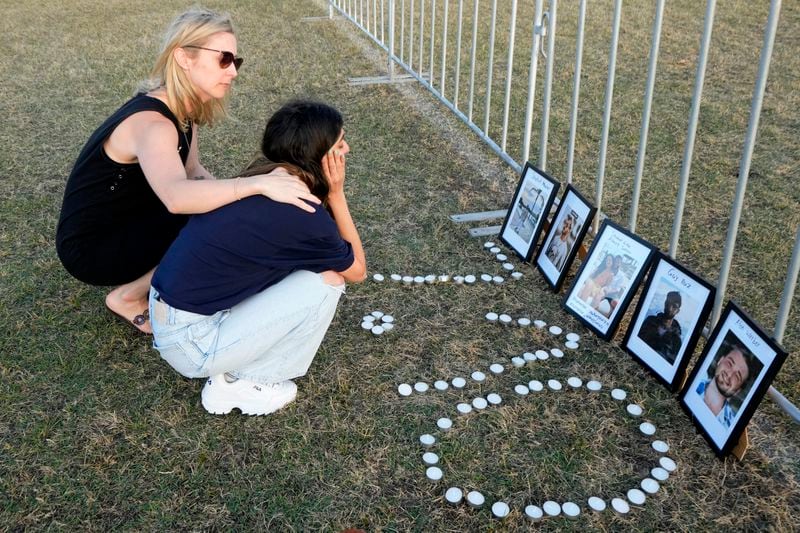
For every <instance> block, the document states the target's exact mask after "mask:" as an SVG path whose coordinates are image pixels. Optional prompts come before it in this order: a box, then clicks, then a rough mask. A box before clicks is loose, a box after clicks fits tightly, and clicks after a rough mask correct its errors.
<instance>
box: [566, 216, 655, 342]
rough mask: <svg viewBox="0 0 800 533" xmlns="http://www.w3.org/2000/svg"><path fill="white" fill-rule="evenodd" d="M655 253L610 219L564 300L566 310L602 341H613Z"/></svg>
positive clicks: (596, 239) (649, 246)
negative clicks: (612, 338) (611, 339)
mask: <svg viewBox="0 0 800 533" xmlns="http://www.w3.org/2000/svg"><path fill="white" fill-rule="evenodd" d="M653 251H654V248H653V245H652V244H650V243H648V242H647V241H645V240H644V239H642V238H641V237H638V236H636V235H634V234H633V233H630V232H629V231H627V230H625V229H622V227H620V226H618V225H617V224H615V223H613V222H611V220H609V219H606V220H605V221H604V222H603V225H602V226H600V231H599V233H598V234H597V237H595V239H594V242H593V243H592V247H591V248H590V249H589V253H588V254H587V255H586V260H585V261H584V262H583V264H582V265H581V268H580V270H578V274H577V276H576V278H575V281H574V282H573V283H572V286H571V287H570V289H569V291H568V292H567V295H566V296H565V297H564V302H563V305H564V308H565V309H566V310H567V311H568V312H570V313H572V314H573V315H575V317H576V318H577V319H578V320H580V321H581V322H582V323H583V324H584V325H585V326H586V327H588V328H589V329H591V330H593V331H594V332H595V333H597V335H598V336H600V338H602V339H604V340H609V339H610V338H611V337H613V336H614V333H615V332H616V329H617V327H618V326H619V322H620V320H622V316H623V315H624V314H625V309H626V308H627V307H628V304H630V301H631V298H633V295H634V294H635V293H636V288H637V287H638V286H639V283H640V282H641V281H642V277H643V276H644V273H645V272H646V270H647V267H648V266H649V265H650V260H651V258H652V256H653Z"/></svg>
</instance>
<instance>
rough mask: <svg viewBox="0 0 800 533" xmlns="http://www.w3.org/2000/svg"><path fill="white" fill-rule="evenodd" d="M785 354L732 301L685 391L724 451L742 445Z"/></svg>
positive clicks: (693, 412)
mask: <svg viewBox="0 0 800 533" xmlns="http://www.w3.org/2000/svg"><path fill="white" fill-rule="evenodd" d="M785 360H786V352H785V351H784V350H783V348H781V346H780V345H778V343H776V342H775V341H774V340H772V338H770V337H769V336H767V334H766V333H764V331H763V330H762V329H761V328H760V327H759V326H758V324H756V323H755V322H754V321H753V320H752V319H751V318H750V317H748V316H747V315H746V314H745V313H744V312H743V311H742V310H741V309H740V308H739V307H738V306H737V305H736V304H734V303H733V302H728V305H727V306H726V307H725V311H724V312H723V313H722V317H721V318H720V320H719V322H718V323H717V325H716V327H715V328H714V331H713V332H712V333H711V336H710V337H709V339H708V342H707V343H706V346H705V348H704V349H703V353H702V355H701V356H700V359H699V360H698V362H697V365H696V366H695V367H694V370H692V374H691V376H689V380H688V381H687V382H686V386H685V387H684V388H683V391H681V397H680V402H681V407H683V409H684V410H685V411H686V412H687V414H688V415H689V416H690V417H691V418H692V420H693V421H694V423H695V425H696V426H698V428H699V429H700V430H701V432H702V433H703V436H705V438H706V440H707V441H708V443H709V444H710V445H711V447H712V448H713V449H714V451H715V452H716V453H717V455H718V456H720V457H724V456H725V455H728V453H730V452H731V450H732V449H733V448H734V447H735V446H736V444H737V443H738V441H739V437H740V436H741V434H742V432H744V430H745V428H746V427H747V424H748V422H749V421H750V418H751V417H752V416H753V413H754V412H755V410H756V407H758V403H759V402H760V401H761V398H763V397H764V394H765V393H766V392H767V389H768V388H769V385H770V383H772V380H773V379H774V378H775V375H776V374H777V373H778V370H780V368H781V365H783V362H784V361H785Z"/></svg>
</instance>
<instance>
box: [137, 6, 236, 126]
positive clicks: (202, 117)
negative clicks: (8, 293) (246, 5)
mask: <svg viewBox="0 0 800 533" xmlns="http://www.w3.org/2000/svg"><path fill="white" fill-rule="evenodd" d="M220 32H225V33H231V34H233V35H236V32H235V31H234V29H233V23H232V22H231V18H230V15H228V14H227V13H217V12H214V11H211V10H208V9H204V8H202V7H193V8H190V9H189V10H187V11H184V12H183V13H181V14H180V15H178V16H177V17H176V18H175V20H173V21H172V23H171V24H170V25H169V27H168V28H167V31H166V32H165V33H164V40H163V42H162V45H161V51H160V53H159V54H158V58H157V59H156V63H155V65H154V66H153V70H152V71H151V72H150V79H148V80H145V81H144V82H142V83H141V84H139V87H138V89H137V91H138V92H148V91H153V90H156V89H161V88H163V89H164V90H165V91H166V93H167V106H168V107H169V109H170V111H172V113H173V114H174V115H175V117H176V118H177V119H178V122H179V123H180V124H181V129H184V130H186V128H188V123H189V121H190V120H191V121H193V122H195V123H196V124H198V125H201V126H202V125H209V126H211V125H213V124H214V122H215V121H216V120H219V119H221V118H223V117H225V115H226V107H227V100H228V99H227V96H226V97H225V98H222V99H216V98H212V99H210V100H208V101H207V102H203V101H202V100H201V99H200V97H199V96H198V95H197V92H196V91H195V88H194V87H193V86H192V83H191V81H189V77H188V76H187V75H186V72H185V71H184V70H183V69H182V68H180V66H179V65H178V64H177V61H175V54H174V52H175V49H176V48H186V47H187V46H203V45H204V44H205V43H206V41H208V39H209V37H211V36H212V35H214V34H215V33H220ZM185 51H186V53H187V54H188V55H190V56H192V57H193V56H194V55H195V54H197V50H196V49H193V48H186V50H185ZM189 109H191V111H189Z"/></svg>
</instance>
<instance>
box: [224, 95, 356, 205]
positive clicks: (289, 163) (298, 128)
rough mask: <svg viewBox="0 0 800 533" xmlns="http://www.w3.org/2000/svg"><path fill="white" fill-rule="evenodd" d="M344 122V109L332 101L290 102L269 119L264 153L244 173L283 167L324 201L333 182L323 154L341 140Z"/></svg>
mask: <svg viewBox="0 0 800 533" xmlns="http://www.w3.org/2000/svg"><path fill="white" fill-rule="evenodd" d="M342 125H343V120H342V115H341V113H339V112H338V111H337V110H336V109H334V108H332V107H331V106H329V105H326V104H323V103H321V102H313V101H308V100H296V101H293V102H289V103H287V104H285V105H283V106H282V107H281V108H280V109H279V110H278V111H276V112H275V114H274V115H272V117H270V119H269V121H267V126H266V128H265V129H264V137H263V139H262V141H261V156H259V157H257V158H256V159H255V160H254V161H253V162H251V163H250V165H248V167H247V169H246V170H245V171H244V172H242V173H241V174H240V176H242V177H246V176H254V175H256V174H267V173H269V172H271V171H273V170H275V168H277V167H283V168H285V169H286V170H287V171H288V172H290V173H292V174H294V175H296V176H298V177H299V178H300V179H301V180H303V182H304V183H305V184H306V185H308V188H309V189H310V190H311V193H312V194H314V195H315V196H317V197H318V198H319V199H321V200H322V201H323V202H324V201H325V199H326V198H327V196H328V191H329V185H328V180H327V178H326V177H325V174H324V173H323V171H322V158H323V157H324V156H325V154H326V153H327V152H328V150H330V149H331V148H332V147H333V145H334V144H336V141H338V140H339V135H340V134H341V133H342Z"/></svg>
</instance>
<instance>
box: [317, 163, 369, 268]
mask: <svg viewBox="0 0 800 533" xmlns="http://www.w3.org/2000/svg"><path fill="white" fill-rule="evenodd" d="M322 169H323V170H324V172H325V176H326V177H327V178H328V183H329V184H330V193H329V194H328V206H329V207H330V209H331V211H332V212H333V218H334V220H335V221H336V227H337V228H338V229H339V234H340V235H341V236H342V239H344V240H346V241H347V242H349V243H350V245H351V246H352V247H353V257H354V261H353V264H352V265H351V266H350V268H348V269H347V270H344V271H342V272H339V274H341V275H342V277H343V278H344V279H345V280H346V281H349V282H351V283H359V282H361V281H364V278H366V277H367V260H366V257H365V256H364V247H363V246H362V244H361V237H359V236H358V230H357V229H356V225H355V223H354V222H353V217H352V216H351V215H350V208H349V207H348V205H347V198H346V197H345V194H344V176H345V160H344V156H343V155H334V154H333V153H332V152H329V153H328V154H326V155H325V157H323V158H322Z"/></svg>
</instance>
